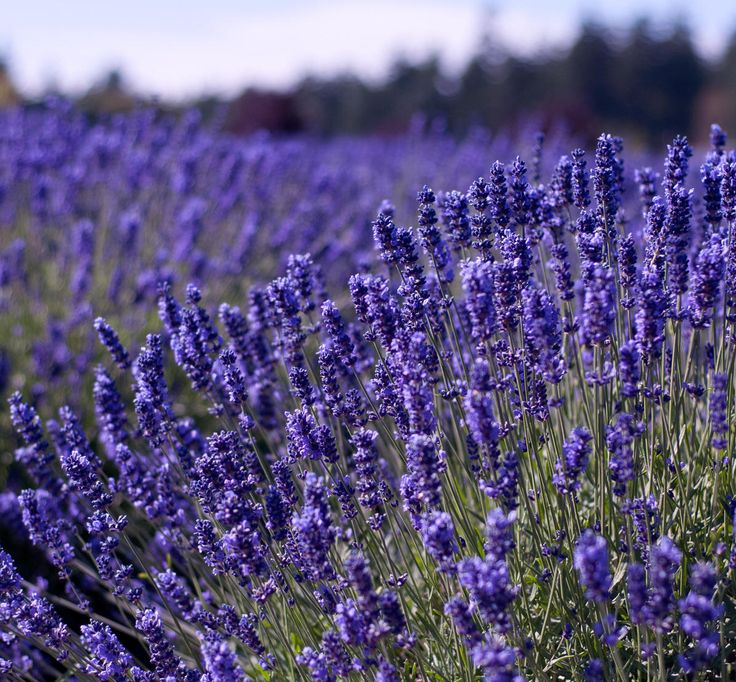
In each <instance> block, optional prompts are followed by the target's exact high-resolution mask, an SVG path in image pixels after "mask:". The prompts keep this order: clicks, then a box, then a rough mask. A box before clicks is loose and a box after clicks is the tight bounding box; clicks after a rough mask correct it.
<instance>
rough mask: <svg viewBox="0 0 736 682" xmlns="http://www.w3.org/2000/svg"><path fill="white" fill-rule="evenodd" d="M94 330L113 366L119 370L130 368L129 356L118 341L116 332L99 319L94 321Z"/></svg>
mask: <svg viewBox="0 0 736 682" xmlns="http://www.w3.org/2000/svg"><path fill="white" fill-rule="evenodd" d="M95 329H96V330H97V333H98V334H99V336H100V341H101V342H102V345H103V346H105V348H107V350H108V351H109V352H110V355H112V358H113V360H115V364H116V365H117V366H118V367H120V369H128V368H129V367H130V355H128V351H127V350H125V348H124V346H123V344H122V343H120V339H119V338H118V335H117V332H116V331H115V330H114V329H113V328H112V327H111V326H110V325H109V324H108V323H107V322H106V321H105V320H104V319H103V318H101V317H98V318H97V319H96V320H95Z"/></svg>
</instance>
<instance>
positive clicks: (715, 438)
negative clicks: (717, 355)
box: [710, 372, 729, 450]
mask: <svg viewBox="0 0 736 682" xmlns="http://www.w3.org/2000/svg"><path fill="white" fill-rule="evenodd" d="M728 383H729V382H728V375H726V374H722V373H720V372H719V373H715V374H714V375H713V393H712V394H711V397H710V428H711V432H712V434H713V435H712V437H711V443H712V445H713V447H714V448H716V449H717V450H725V449H726V448H727V447H728V438H727V435H728V430H729V428H728V414H727V405H728V403H727V396H726V391H727V389H728Z"/></svg>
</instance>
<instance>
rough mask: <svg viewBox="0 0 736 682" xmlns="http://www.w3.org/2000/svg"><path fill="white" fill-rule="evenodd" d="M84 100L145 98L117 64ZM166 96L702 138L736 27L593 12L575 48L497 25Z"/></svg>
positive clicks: (236, 117)
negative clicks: (318, 68)
mask: <svg viewBox="0 0 736 682" xmlns="http://www.w3.org/2000/svg"><path fill="white" fill-rule="evenodd" d="M20 101H23V96H22V93H20V92H19V90H18V89H17V88H16V87H14V85H13V82H12V69H9V68H7V67H6V68H0V103H3V104H6V105H7V104H15V103H18V102H20ZM77 102H78V105H79V106H80V107H81V108H82V109H84V110H86V111H88V112H90V113H92V114H105V113H110V112H115V111H125V110H129V109H132V108H134V107H136V106H137V105H138V104H140V99H139V97H137V96H136V93H134V92H132V91H131V90H130V89H129V88H128V86H127V85H126V80H125V77H124V74H122V73H120V72H118V71H114V72H112V73H110V74H108V75H107V76H106V77H104V78H103V79H102V80H101V81H100V82H99V83H97V84H95V85H94V86H93V87H91V88H90V89H89V91H88V92H86V93H84V94H83V95H81V96H79V97H78V98H77ZM146 103H147V104H149V105H150V104H151V102H150V101H149V102H146ZM155 104H156V105H157V106H159V107H161V108H164V109H176V108H181V107H182V106H183V105H184V104H186V105H191V104H194V105H195V106H197V107H198V108H199V109H201V111H202V112H203V113H204V114H205V115H206V116H208V117H216V116H221V117H222V116H224V119H223V123H224V125H225V126H226V128H227V129H228V130H229V131H231V132H234V133H237V134H249V133H252V132H255V131H256V130H261V129H265V130H270V131H272V132H276V133H283V134H291V133H299V132H304V133H311V134H317V135H336V134H365V133H369V134H370V133H377V134H394V133H399V132H403V131H404V130H406V129H407V128H408V127H410V126H411V125H412V122H414V124H416V122H417V120H418V119H417V115H419V116H420V119H419V120H421V118H422V117H423V119H424V120H425V121H431V122H432V125H440V126H445V127H446V128H447V129H448V130H449V131H450V132H451V133H453V134H458V135H460V134H464V133H466V132H467V131H468V130H469V129H471V128H472V127H473V126H483V127H486V128H488V129H490V130H498V129H501V128H503V129H513V128H515V127H519V126H521V125H527V124H528V123H529V121H530V119H534V122H535V123H536V125H537V126H538V127H540V128H551V127H559V126H563V127H565V128H566V129H567V130H568V131H569V132H571V133H575V134H578V135H580V136H581V137H583V138H588V139H592V138H593V137H594V136H596V135H597V134H598V133H599V132H600V131H601V130H614V131H615V132H616V133H617V134H621V135H626V136H627V141H629V144H631V143H632V142H633V143H634V144H640V145H642V146H652V145H660V144H662V143H664V142H666V141H668V140H670V139H671V138H672V136H673V135H674V134H675V133H687V134H690V135H691V136H693V137H694V139H695V140H696V141H698V139H699V136H702V135H703V131H707V130H708V124H709V123H710V122H712V121H716V120H717V121H719V122H720V123H721V124H722V125H723V126H724V127H726V128H727V129H728V128H730V129H734V128H736V33H734V35H733V37H732V38H731V40H730V41H729V42H728V44H727V46H726V48H725V50H723V51H722V53H721V54H720V55H719V56H717V57H716V58H712V59H705V58H703V57H702V56H700V55H699V53H698V50H697V49H696V47H695V44H694V41H693V37H692V35H691V32H690V30H689V28H688V26H687V25H686V24H685V23H679V24H675V25H674V26H673V27H672V28H670V29H668V30H665V31H663V30H661V29H658V28H655V26H654V25H653V24H651V23H649V22H648V21H647V20H644V19H642V20H639V21H637V22H636V23H634V24H633V25H632V26H630V27H629V29H628V30H626V31H614V30H612V29H610V28H607V27H605V26H603V25H601V24H596V23H586V24H583V25H582V26H581V29H580V31H579V33H578V36H577V38H576V39H575V40H574V42H573V43H572V44H571V45H570V46H569V47H568V48H567V49H565V50H557V51H545V52H538V53H536V54H535V55H534V56H532V57H526V58H523V57H519V56H515V55H512V54H510V53H507V52H504V51H502V50H501V49H499V48H498V47H497V46H496V45H495V43H494V41H493V40H492V39H491V37H490V36H488V37H487V38H486V39H485V40H483V41H482V42H481V47H480V49H479V50H478V51H477V54H476V55H475V57H474V58H472V59H471V60H470V61H469V63H468V64H467V65H466V66H465V68H464V69H462V70H461V71H460V72H459V73H455V74H454V75H448V74H447V73H445V72H444V71H443V69H442V67H441V63H440V60H439V58H438V57H432V58H429V59H427V60H426V61H423V62H418V63H410V62H407V61H398V62H396V63H395V64H394V65H393V68H392V69H391V72H390V74H389V76H388V77H387V78H386V79H384V80H383V81H381V82H373V81H366V80H363V79H361V78H359V77H358V76H356V75H351V74H345V75H342V76H338V77H329V78H325V77H309V78H305V79H303V80H302V81H300V82H299V83H297V85H296V86H294V87H293V88H290V89H288V90H275V89H274V90H265V89H255V88H248V87H246V88H245V89H244V90H243V91H242V92H241V93H240V94H239V95H238V96H236V97H234V98H231V99H224V98H221V97H218V96H208V97H203V98H201V99H199V100H196V101H195V102H186V103H181V102H179V103H176V104H173V103H169V102H165V101H156V102H155Z"/></svg>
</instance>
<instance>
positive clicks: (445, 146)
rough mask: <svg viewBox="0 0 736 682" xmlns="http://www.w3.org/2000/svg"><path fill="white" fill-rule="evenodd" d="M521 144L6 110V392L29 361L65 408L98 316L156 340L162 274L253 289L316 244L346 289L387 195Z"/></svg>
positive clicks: (0, 179) (453, 178)
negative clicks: (265, 132)
mask: <svg viewBox="0 0 736 682" xmlns="http://www.w3.org/2000/svg"><path fill="white" fill-rule="evenodd" d="M512 144H513V141H512V140H511V139H509V138H508V137H506V136H499V137H497V138H490V137H489V136H488V135H487V134H485V133H483V132H482V131H478V132H475V133H473V134H471V135H469V136H468V138H467V139H465V140H464V141H460V142H456V141H453V140H452V138H450V137H449V136H447V135H445V134H443V133H442V132H441V131H439V130H430V131H428V132H427V131H423V130H422V129H421V128H419V127H418V128H417V130H416V131H414V132H412V133H411V134H408V135H405V136H403V137H401V138H396V139H394V140H366V139H357V138H352V139H348V138H345V139H338V140H331V141H320V140H316V139H305V138H293V139H283V140H282V139H277V138H270V137H268V136H254V137H251V138H248V139H246V140H243V139H235V138H231V137H228V136H226V135H223V134H221V133H218V132H217V130H216V129H215V128H213V127H212V126H209V125H208V126H205V125H203V124H202V122H201V120H200V117H199V116H198V115H197V114H196V113H190V114H187V115H184V116H182V117H181V118H180V119H178V120H177V119H174V118H171V117H167V116H165V115H162V114H160V113H156V112H153V111H145V110H144V111H140V112H136V113H133V114H128V115H121V116H115V117H112V118H109V119H102V120H98V121H91V120H89V119H87V118H85V117H84V116H82V115H80V114H78V113H77V112H75V111H74V110H73V109H72V108H71V106H70V105H69V104H68V103H66V102H64V101H63V100H59V101H55V100H50V101H49V102H48V103H46V104H45V105H44V106H40V107H38V108H34V109H27V108H26V109H6V110H3V111H0V320H1V321H2V323H3V327H4V329H7V330H9V333H8V334H6V335H4V338H3V339H2V340H0V393H6V391H5V390H4V389H5V387H6V386H7V385H8V384H9V383H11V381H12V379H13V377H12V376H11V375H13V374H14V375H15V383H16V384H20V383H21V382H23V381H25V382H27V383H29V384H31V380H32V378H33V379H35V380H36V383H35V385H28V387H27V388H28V390H29V391H32V394H33V397H34V400H35V401H36V402H40V403H42V404H45V405H46V406H47V407H48V408H49V409H54V408H58V407H59V406H60V405H61V403H60V402H59V401H58V400H57V399H56V395H58V393H59V391H60V390H61V389H62V388H67V389H69V392H70V393H71V394H72V395H84V394H86V393H88V392H89V390H91V385H90V384H84V383H81V377H84V376H86V375H88V374H89V371H90V369H91V367H93V366H94V362H95V361H96V360H98V359H99V354H98V352H97V349H96V347H95V341H94V334H93V332H92V329H91V322H92V320H93V319H94V314H97V315H105V316H106V317H110V319H111V322H113V323H114V324H116V326H117V327H118V328H119V330H120V333H121V335H122V337H123V339H124V340H125V341H126V342H128V343H133V344H135V345H138V344H140V343H142V342H143V340H144V338H145V330H146V329H147V328H149V327H150V325H151V322H152V320H151V317H150V311H151V308H152V307H153V306H154V305H155V300H156V295H157V284H158V282H159V281H161V280H168V281H175V280H176V281H183V282H185V283H186V282H195V283H206V285H207V291H208V295H209V296H210V297H211V300H213V301H217V300H225V299H239V298H242V297H243V296H244V295H245V290H246V288H247V286H248V285H250V284H251V283H253V282H258V281H260V282H264V281H268V280H269V279H271V278H272V277H274V276H276V275H277V274H279V273H280V272H282V271H283V268H284V267H285V266H286V260H287V257H288V256H289V254H290V253H301V252H305V251H309V252H310V253H311V254H312V255H313V256H314V257H315V259H317V260H320V261H321V262H329V263H330V264H331V265H330V268H329V269H328V270H327V271H326V275H327V283H328V284H329V285H330V286H331V287H333V288H334V289H335V290H339V288H341V287H342V286H343V284H344V282H345V281H346V279H347V277H348V276H349V275H350V274H352V273H353V272H355V271H356V270H357V269H359V268H360V267H363V266H364V264H366V263H369V262H370V250H371V244H370V221H371V219H372V218H373V217H374V216H375V211H376V207H377V206H378V205H379V204H380V202H381V201H382V200H383V199H385V198H391V199H392V201H394V202H395V203H396V205H397V207H398V209H399V211H400V212H401V214H403V215H405V216H406V218H407V219H409V218H410V216H411V213H412V211H413V210H414V209H413V202H414V195H415V193H416V184H417V183H419V184H420V186H421V184H423V183H425V182H426V183H429V184H432V183H434V184H436V185H437V186H441V187H444V186H455V185H459V186H467V185H468V184H469V183H470V181H471V180H472V179H473V178H474V177H476V176H477V175H478V174H480V173H482V172H483V171H484V169H485V167H486V166H487V163H488V159H489V158H494V157H499V158H506V157H509V156H510V155H511V153H512V146H511V145H512ZM93 312H94V314H93ZM44 401H45V402H44ZM74 406H75V407H76V408H81V407H82V406H81V404H79V405H76V404H75V405H74ZM6 428H7V426H6V424H2V425H0V429H2V430H1V431H0V437H4V438H7V430H6Z"/></svg>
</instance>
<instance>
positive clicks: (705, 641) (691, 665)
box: [678, 562, 724, 674]
mask: <svg viewBox="0 0 736 682" xmlns="http://www.w3.org/2000/svg"><path fill="white" fill-rule="evenodd" d="M717 582H718V574H717V573H716V570H715V568H714V567H713V565H712V564H709V563H705V562H700V563H697V564H695V565H694V566H693V567H692V569H691V572H690V591H689V592H688V593H687V595H686V596H685V598H684V599H681V600H680V601H679V603H678V605H679V608H680V613H681V615H680V627H681V628H682V631H683V632H684V633H685V634H686V635H687V636H688V637H690V638H691V639H692V640H693V648H691V649H689V650H687V651H685V652H684V653H683V654H681V655H680V656H678V661H679V663H680V666H681V667H682V669H683V670H684V671H685V672H686V673H690V674H691V673H694V672H696V671H697V670H699V669H701V668H704V667H705V666H707V665H708V664H709V663H710V662H711V661H712V660H713V659H714V658H715V657H716V656H717V655H718V651H719V648H720V641H719V639H720V638H719V635H718V633H717V632H716V631H715V630H714V629H711V628H710V627H709V626H708V623H712V622H713V621H717V620H718V619H720V618H721V616H722V615H723V611H724V608H723V606H722V605H718V606H716V605H715V604H714V603H713V593H714V592H715V588H716V584H717Z"/></svg>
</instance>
